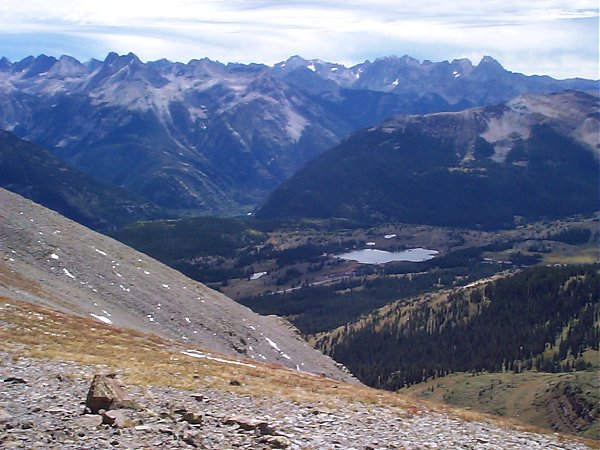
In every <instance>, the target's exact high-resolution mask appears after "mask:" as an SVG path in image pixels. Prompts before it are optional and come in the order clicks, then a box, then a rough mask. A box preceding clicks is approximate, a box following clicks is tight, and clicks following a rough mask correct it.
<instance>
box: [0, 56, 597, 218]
mask: <svg viewBox="0 0 600 450" xmlns="http://www.w3.org/2000/svg"><path fill="white" fill-rule="evenodd" d="M564 89H578V90H591V89H597V83H595V82H592V81H587V80H578V79H574V80H563V81H557V80H553V79H551V78H549V77H537V76H535V77H528V76H524V75H521V74H514V73H511V72H508V71H506V70H504V69H503V68H502V67H501V66H500V64H498V63H497V62H496V61H494V60H493V59H492V58H489V57H486V58H484V59H483V60H482V61H481V62H480V63H479V64H478V65H476V66H474V65H472V64H471V62H469V61H468V60H458V61H452V62H447V61H444V62H439V63H433V62H430V61H425V62H422V63H420V62H418V61H416V60H414V59H412V58H409V57H402V58H397V57H390V58H382V59H378V60H376V61H374V62H368V61H367V62H365V63H363V64H359V65H356V66H354V67H351V68H346V67H344V66H342V65H339V64H332V63H326V62H322V61H317V60H310V61H309V60H304V59H302V58H300V57H292V58H290V59H289V60H287V61H286V62H282V63H280V64H277V65H275V66H274V67H267V66H265V65H260V64H249V65H242V64H227V65H225V64H222V63H219V62H214V61H210V60H208V59H202V60H193V61H190V62H189V63H188V64H181V63H172V62H170V61H167V60H160V61H154V62H148V63H142V62H141V61H140V60H139V59H138V58H137V57H136V56H135V55H133V54H131V53H130V54H128V55H126V56H119V55H117V54H114V53H111V54H109V55H108V56H107V58H106V59H105V60H104V61H97V60H92V61H89V62H86V63H80V62H79V61H77V60H76V59H74V58H71V57H68V56H62V57H61V58H60V59H56V58H53V57H48V56H44V55H41V56H38V57H35V58H34V57H28V58H25V59H23V60H22V61H19V62H14V63H12V62H10V61H8V60H6V59H5V58H4V59H2V60H0V128H4V129H7V130H9V131H12V132H13V133H15V134H16V135H17V136H19V137H21V138H26V139H28V140H30V141H33V142H36V143H38V144H40V145H42V146H44V147H46V148H48V149H51V150H52V151H53V152H55V154H56V155H58V156H59V157H60V158H62V159H63V160H65V161H67V162H68V163H70V164H72V165H74V166H75V167H77V168H78V169H81V170H83V171H85V172H88V173H92V174H94V175H95V176H98V177H100V178H102V179H104V180H105V181H107V182H109V183H112V184H115V185H117V186H121V187H125V188H128V189H130V190H132V191H134V192H136V193H138V194H140V195H142V196H144V197H145V198H147V199H149V200H151V201H153V202H155V203H156V204H158V205H160V206H163V207H168V208H173V209H189V210H194V211H195V212H211V213H215V212H216V213H231V212H241V211H242V210H245V211H248V210H249V209H250V208H251V207H253V206H254V205H256V204H257V202H258V201H259V200H260V199H263V198H264V196H265V195H266V194H267V193H268V192H269V191H270V190H272V189H273V188H275V187H276V186H277V185H278V184H279V183H280V182H281V181H282V180H284V179H285V178H287V177H289V176H290V175H291V174H293V173H294V172H295V171H296V170H297V169H298V168H299V167H301V166H302V165H303V164H304V163H306V162H307V161H309V160H310V159H312V158H313V157H315V156H317V155H318V154H320V153H321V152H323V151H324V150H326V149H328V148H330V147H331V146H333V145H334V144H335V143H336V142H338V141H339V139H340V138H342V137H343V136H345V135H347V134H348V133H350V132H351V131H353V130H356V129H358V128H360V127H365V126H372V125H374V124H376V123H378V122H379V121H381V120H383V119H386V118H388V117H391V116H392V115H394V114H398V113H419V114H421V113H429V112H435V111H456V110H461V109H464V108H466V107H471V106H476V105H488V104H492V103H497V102H499V101H503V100H507V99H509V98H512V97H514V96H515V95H517V94H520V93H522V92H552V91H558V90H564Z"/></svg>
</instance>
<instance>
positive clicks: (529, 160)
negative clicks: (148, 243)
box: [257, 91, 600, 229]
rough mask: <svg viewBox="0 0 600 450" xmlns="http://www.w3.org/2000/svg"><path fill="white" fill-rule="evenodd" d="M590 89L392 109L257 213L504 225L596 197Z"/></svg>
mask: <svg viewBox="0 0 600 450" xmlns="http://www.w3.org/2000/svg"><path fill="white" fill-rule="evenodd" d="M598 111H599V102H598V94H597V93H594V94H587V93H583V92H577V91H565V92H562V93H555V94H548V95H540V94H529V93H528V94H523V95H521V96H519V97H517V98H515V99H512V100H510V101H508V102H504V103H501V104H498V105H494V106H487V107H479V108H471V109H467V110H464V111H460V112H451V113H435V114H427V115H418V116H415V115H399V116H396V117H394V118H392V119H389V120H387V121H384V122H382V123H381V124H379V125H377V126H375V127H371V128H368V129H364V130H361V131H358V132H356V133H354V134H352V135H351V136H350V137H348V138H347V139H345V140H344V141H343V142H341V143H340V144H339V145H337V146H336V147H334V148H332V149H331V150H328V151H327V152H325V153H324V154H322V155H321V156H319V157H317V158H315V159H313V160H312V161H311V162H309V163H308V164H307V165H306V166H305V167H303V168H302V169H301V170H299V171H298V172H297V173H296V174H295V175H294V176H293V177H291V178H290V179H289V180H287V181H286V182H284V183H283V184H282V185H281V186H280V187H279V188H278V189H277V190H276V191H275V192H273V193H272V195H271V196H270V198H269V199H268V201H267V202H266V203H265V204H264V205H263V206H262V207H261V209H260V210H259V211H258V212H257V217H260V218H280V219H281V218H290V217H296V218H297V217H321V218H324V217H343V218H348V219H353V220H355V221H358V222H361V223H366V224H377V223H385V222H403V223H418V224H430V225H440V226H461V227H471V228H483V229H490V228H501V227H512V226H514V225H515V224H518V223H517V222H518V221H519V220H521V219H523V218H525V219H526V220H540V219H545V218H556V217H564V216H568V215H574V214H580V213H581V214H586V213H591V212H593V211H596V210H597V209H598V205H599V204H600V198H599V195H598V171H599V160H600V140H599V128H600V127H599V121H598Z"/></svg>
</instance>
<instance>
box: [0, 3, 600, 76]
mask: <svg viewBox="0 0 600 450" xmlns="http://www.w3.org/2000/svg"><path fill="white" fill-rule="evenodd" d="M0 29H1V30H2V31H0V38H1V36H2V34H11V36H12V39H11V40H10V44H6V45H3V44H1V43H0V54H7V55H8V56H11V48H20V47H19V46H17V47H14V39H16V38H15V36H17V35H19V34H21V33H29V40H30V41H32V37H31V33H39V34H40V36H42V35H44V34H48V33H52V34H55V35H66V36H76V37H78V38H80V39H84V40H86V41H89V42H90V43H94V45H95V47H94V48H95V50H94V53H93V54H89V55H76V56H78V57H86V56H87V57H102V56H103V55H105V54H106V53H107V52H108V51H111V50H114V51H117V52H119V53H126V52H129V51H133V52H134V53H136V54H138V56H140V57H141V58H142V59H145V60H149V59H159V58H162V57H166V58H168V59H171V60H179V61H184V62H185V61H187V60H189V59H192V58H200V57H204V56H207V57H209V58H211V59H219V60H221V61H237V62H251V61H254V62H264V63H267V64H272V63H274V62H277V61H280V60H283V59H285V58H287V57H288V56H290V55H292V54H301V55H302V56H305V57H307V58H321V59H326V60H330V61H335V62H342V63H346V64H352V63H357V62H361V61H362V60H364V59H374V58H376V57H379V56H386V55H389V54H398V55H403V54H409V55H411V56H414V57H416V58H418V59H432V60H440V59H452V58H457V57H469V56H471V55H475V59H476V60H477V59H478V57H480V56H482V55H484V54H490V55H491V56H493V57H495V58H496V59H498V60H499V61H500V62H501V63H502V64H503V65H504V66H505V67H507V68H508V69H510V70H515V71H522V72H525V73H544V74H549V75H553V76H557V77H567V76H586V77H591V78H597V77H598V4H597V1H596V0H593V1H589V0H571V1H562V0H553V1H535V0H529V1H516V0H504V1H498V0H490V1H485V2H481V1H480V0H456V1H454V2H441V1H437V0H435V1H434V0H419V1H416V0H410V1H403V2H398V1H383V0H373V1H369V2H364V1H360V2H359V1H352V0H347V1H339V0H321V1H315V0H288V1H285V2H281V1H275V0H228V1H224V0H222V1H218V0H213V1H199V0H171V1H170V2H164V1H140V0H130V1H122V0H103V1H102V2H98V1H97V0H93V1H92V0H79V1H77V2H72V1H66V0H55V1H53V2H47V1H42V0H33V1H31V0H29V1H27V0H22V1H15V0H4V1H3V2H2V4H1V5H0ZM61 42H62V41H61ZM64 42H68V40H67V39H65V40H64ZM31 44H34V42H32V43H31ZM30 46H31V45H30ZM86 48H89V46H88V47H86ZM12 51H13V52H14V50H12ZM44 51H47V50H46V49H45V47H44V42H43V41H42V40H40V43H39V49H38V50H36V49H31V53H33V54H36V53H41V52H44ZM79 51H81V49H79ZM62 53H72V51H69V48H68V46H67V45H65V48H64V50H63V51H62ZM22 56H25V55H22ZM471 57H473V56H471ZM475 62H477V61H475Z"/></svg>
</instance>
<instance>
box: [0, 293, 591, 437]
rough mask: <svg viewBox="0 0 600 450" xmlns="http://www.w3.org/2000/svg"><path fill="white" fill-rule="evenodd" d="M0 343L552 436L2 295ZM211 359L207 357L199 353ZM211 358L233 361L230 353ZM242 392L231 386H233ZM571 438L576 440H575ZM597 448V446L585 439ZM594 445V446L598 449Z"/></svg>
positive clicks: (17, 353) (156, 374) (209, 382)
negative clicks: (238, 358)
mask: <svg viewBox="0 0 600 450" xmlns="http://www.w3.org/2000/svg"><path fill="white" fill-rule="evenodd" d="M0 341H1V342H3V343H4V345H3V350H4V351H7V352H8V353H9V354H10V355H11V356H12V357H13V358H16V359H18V358H20V357H33V358H43V359H45V358H47V359H53V360H65V361H73V362H77V363H80V364H84V365H98V366H99V368H98V371H99V372H100V371H115V370H118V371H119V372H120V373H121V374H122V376H123V380H124V382H125V383H127V384H131V385H138V386H168V387H173V388H177V389H184V390H189V391H201V390H202V388H203V387H211V388H215V389H218V390H222V391H231V392H235V393H238V394H240V395H249V396H255V397H276V398H286V399H288V400H291V401H296V402H298V403H310V404H313V405H320V406H321V407H323V408H328V409H334V408H336V407H339V403H338V402H339V401H340V400H342V401H346V402H348V403H349V404H348V405H346V407H350V408H351V403H353V402H360V403H364V404H373V405H380V406H382V407H390V408H394V409H395V410H396V413H397V414H398V415H400V416H404V417H407V416H412V415H414V414H421V413H424V412H426V411H435V412H438V413H442V414H447V415H450V416H455V417H460V418H462V419H464V420H468V421H477V422H491V423H494V424H496V425H499V426H503V427H508V428H513V429H519V430H521V431H532V432H538V433H547V432H548V431H547V430H543V429H540V428H537V427H533V426H529V425H524V424H522V423H519V422H516V421H513V420H510V419H506V418H497V417H492V416H489V415H486V414H482V413H479V412H475V411H467V410H463V409H459V408H455V407H452V406H447V405H442V404H439V403H435V402H429V401H427V400H421V399H418V398H416V397H413V396H411V395H399V394H396V393H393V392H388V391H381V390H376V389H372V388H368V387H364V386H356V385H351V384H346V383H343V382H339V381H336V380H332V379H329V378H324V377H320V376H315V375H311V374H307V373H299V372H295V371H292V370H289V369H286V368H284V367H281V366H278V365H274V364H262V363H258V362H256V361H253V360H248V361H241V362H244V363H248V364H253V365H254V366H255V367H246V366H238V365H232V364H228V363H222V362H218V361H213V360H207V359H197V358H193V357H190V356H187V355H184V354H181V351H182V350H183V349H190V348H193V347H191V346H189V345H186V346H185V347H183V346H182V345H181V344H179V343H177V342H173V341H169V340H166V339H162V338H160V337H158V336H155V335H150V334H143V333H141V332H137V331H134V330H129V329H120V328H116V327H113V326H111V325H106V324H103V323H101V322H98V321H95V320H91V319H88V318H85V317H78V316H71V315H67V314H62V313H59V312H56V311H53V310H50V309H47V308H44V307H41V306H37V305H32V304H29V303H26V302H22V301H18V300H14V299H9V298H6V297H1V296H0ZM196 350H198V351H201V352H203V353H205V354H208V353H209V352H207V351H205V350H202V349H200V348H196ZM210 354H211V356H214V357H219V358H222V359H225V360H229V361H232V360H233V358H232V357H230V356H227V355H219V354H216V353H214V352H210ZM234 379H235V380H238V381H240V382H241V386H235V387H234V386H231V385H230V384H229V382H230V381H231V380H234ZM569 439H573V438H571V437H569ZM582 441H584V442H587V443H588V445H589V444H596V442H594V441H585V440H582ZM592 446H593V445H592Z"/></svg>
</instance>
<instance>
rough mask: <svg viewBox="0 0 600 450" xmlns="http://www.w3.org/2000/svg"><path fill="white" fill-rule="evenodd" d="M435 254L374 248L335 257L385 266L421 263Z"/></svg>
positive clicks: (426, 251) (435, 252)
mask: <svg viewBox="0 0 600 450" xmlns="http://www.w3.org/2000/svg"><path fill="white" fill-rule="evenodd" d="M437 254H438V252H437V251H436V250H429V249H426V248H411V249H409V250H404V251H401V252H388V251H385V250H377V249H375V248H365V249H363V250H353V251H351V252H348V253H342V254H341V255H336V256H337V257H338V258H342V259H347V260H351V261H358V262H359V263H362V264H385V263H389V262H392V261H410V262H423V261H427V260H429V259H432V258H434V257H435V255H437Z"/></svg>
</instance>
